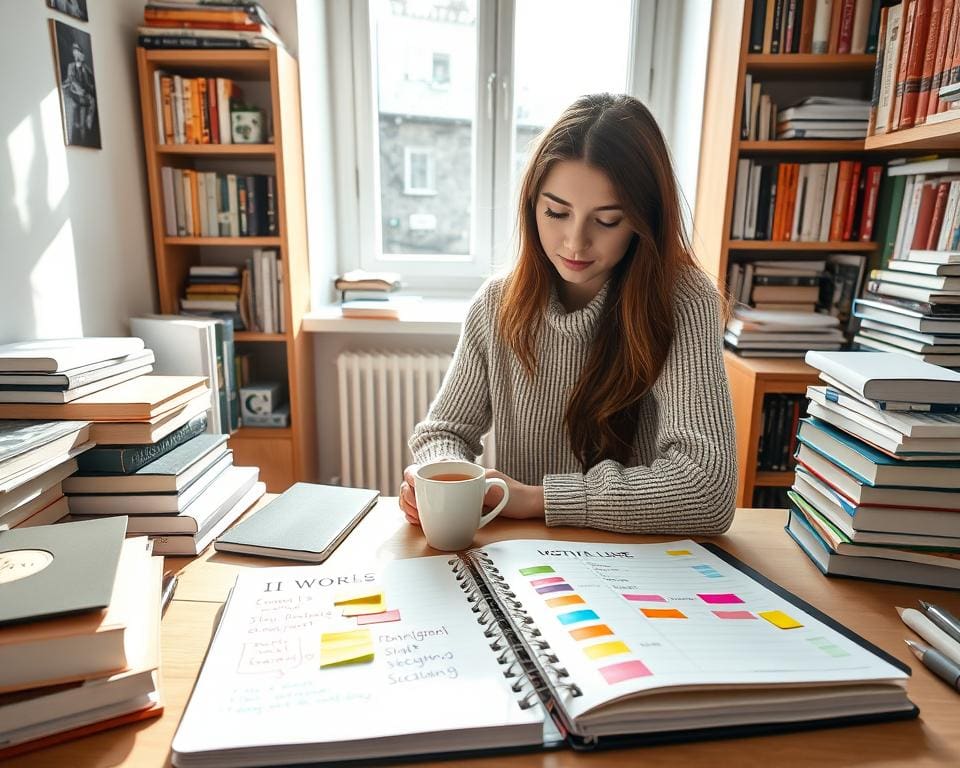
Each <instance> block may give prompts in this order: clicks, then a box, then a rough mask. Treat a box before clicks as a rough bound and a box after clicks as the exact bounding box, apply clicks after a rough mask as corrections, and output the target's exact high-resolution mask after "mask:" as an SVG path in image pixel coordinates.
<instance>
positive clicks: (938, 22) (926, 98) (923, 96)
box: [913, 0, 950, 125]
mask: <svg viewBox="0 0 960 768" xmlns="http://www.w3.org/2000/svg"><path fill="white" fill-rule="evenodd" d="M943 6H944V0H933V5H932V6H931V8H930V24H929V27H928V29H927V45H926V47H925V48H924V50H923V72H922V73H921V75H920V91H919V93H918V94H917V108H916V109H915V110H914V112H913V123H914V125H918V124H920V123H922V122H925V121H926V119H927V105H928V104H929V103H930V87H931V85H932V83H933V73H934V70H935V69H936V64H937V56H938V55H939V49H940V37H941V32H940V30H941V28H943V37H946V36H947V29H946V28H944V26H943V25H944V24H949V23H950V21H949V17H946V18H945V17H944V14H943V9H944V8H943Z"/></svg>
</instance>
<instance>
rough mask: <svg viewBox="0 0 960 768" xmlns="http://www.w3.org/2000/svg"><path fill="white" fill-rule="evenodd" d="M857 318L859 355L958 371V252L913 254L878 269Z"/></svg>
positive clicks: (859, 301) (856, 309) (856, 307)
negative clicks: (895, 356)
mask: <svg viewBox="0 0 960 768" xmlns="http://www.w3.org/2000/svg"><path fill="white" fill-rule="evenodd" d="M867 287H868V288H869V289H870V290H869V291H868V293H866V294H865V296H864V298H862V299H857V300H856V302H855V304H854V314H855V315H856V316H857V317H858V318H859V320H860V329H859V332H858V334H857V335H856V336H855V337H854V341H855V342H857V344H859V345H860V348H861V349H873V350H884V351H888V352H901V353H903V354H906V355H911V356H913V357H918V358H920V359H921V360H923V361H925V362H927V363H932V364H934V365H942V366H945V367H948V368H960V252H957V251H909V252H908V253H907V254H906V255H905V258H903V259H894V260H892V261H890V262H889V263H888V264H887V268H886V269H874V270H872V271H871V273H870V280H869V281H868V283H867Z"/></svg>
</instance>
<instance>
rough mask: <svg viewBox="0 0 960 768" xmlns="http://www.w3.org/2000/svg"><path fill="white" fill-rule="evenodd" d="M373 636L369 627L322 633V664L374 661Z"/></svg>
mask: <svg viewBox="0 0 960 768" xmlns="http://www.w3.org/2000/svg"><path fill="white" fill-rule="evenodd" d="M373 653H374V650H373V637H372V635H371V634H370V630H369V629H355V630H352V631H350V632H324V633H323V634H322V635H320V666H321V667H332V666H335V665H337V664H358V663H361V662H365V661H373Z"/></svg>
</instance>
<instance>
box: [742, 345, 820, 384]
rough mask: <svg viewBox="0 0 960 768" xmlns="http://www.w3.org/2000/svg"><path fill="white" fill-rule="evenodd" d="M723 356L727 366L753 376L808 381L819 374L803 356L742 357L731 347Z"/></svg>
mask: <svg viewBox="0 0 960 768" xmlns="http://www.w3.org/2000/svg"><path fill="white" fill-rule="evenodd" d="M723 356H724V363H725V364H726V365H727V367H731V366H733V367H735V368H737V369H739V370H742V371H744V372H747V373H748V374H749V375H750V376H753V377H758V376H759V377H774V376H775V377H776V378H778V379H795V380H797V381H803V382H806V380H807V379H809V378H810V377H811V376H813V377H815V376H816V375H817V370H816V368H811V367H810V366H809V365H807V364H806V363H805V362H803V358H802V357H742V356H740V355H738V354H737V353H735V352H734V351H733V350H730V349H727V350H724V353H723Z"/></svg>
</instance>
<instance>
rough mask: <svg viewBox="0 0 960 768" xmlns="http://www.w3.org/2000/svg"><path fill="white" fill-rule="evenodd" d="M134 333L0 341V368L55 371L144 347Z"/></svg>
mask: <svg viewBox="0 0 960 768" xmlns="http://www.w3.org/2000/svg"><path fill="white" fill-rule="evenodd" d="M143 349H144V343H143V340H142V339H139V338H135V337H111V336H89V337H85V338H75V339H69V338H68V339H37V340H34V341H17V342H12V343H10V344H0V371H17V372H38V373H57V372H60V371H68V370H70V369H71V368H80V367H81V366H85V365H91V364H93V363H100V362H103V361H106V360H116V359H118V358H123V357H127V356H128V355H134V354H136V353H138V352H141V351H143Z"/></svg>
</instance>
